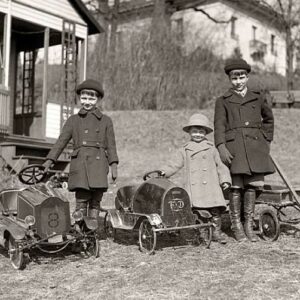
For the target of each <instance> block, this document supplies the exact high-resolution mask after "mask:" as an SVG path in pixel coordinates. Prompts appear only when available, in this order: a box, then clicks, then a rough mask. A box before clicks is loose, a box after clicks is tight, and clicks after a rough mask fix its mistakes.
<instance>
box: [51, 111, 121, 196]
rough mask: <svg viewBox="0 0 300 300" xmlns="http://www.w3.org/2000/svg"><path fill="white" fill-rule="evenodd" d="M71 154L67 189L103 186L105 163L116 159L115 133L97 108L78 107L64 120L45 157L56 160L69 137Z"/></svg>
mask: <svg viewBox="0 0 300 300" xmlns="http://www.w3.org/2000/svg"><path fill="white" fill-rule="evenodd" d="M71 139H72V140H73V152H72V154H71V164H70V174H69V190H70V191H73V190H75V189H77V188H83V189H87V190H89V189H94V188H107V187H108V182H107V174H108V172H109V165H110V164H112V163H118V155H117V151H116V142H115V134H114V129H113V123H112V120H111V118H110V117H108V116H106V115H104V114H102V113H101V111H100V110H99V109H95V110H94V111H92V112H87V111H85V110H84V109H81V110H80V111H79V112H78V114H76V115H73V116H71V117H70V118H69V119H68V120H67V121H66V123H65V125H64V127H63V129H62V132H61V134H60V136H59V138H58V140H57V141H56V143H55V145H54V146H53V148H52V149H51V151H50V152H49V154H48V156H47V159H51V160H53V161H56V160H57V158H58V157H59V155H60V154H61V152H62V151H63V149H64V148H65V147H66V145H67V144H68V142H69V141H70V140H71Z"/></svg>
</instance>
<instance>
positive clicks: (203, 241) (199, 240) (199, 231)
mask: <svg viewBox="0 0 300 300" xmlns="http://www.w3.org/2000/svg"><path fill="white" fill-rule="evenodd" d="M193 213H194V215H195V223H196V224H206V223H208V222H207V221H208V220H206V219H203V218H201V216H200V214H199V213H198V212H196V211H195V212H193ZM195 231H196V239H195V240H196V244H198V245H199V246H200V245H202V246H205V247H206V248H209V247H210V244H211V240H212V226H205V227H202V228H196V229H195Z"/></svg>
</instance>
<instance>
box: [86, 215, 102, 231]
mask: <svg viewBox="0 0 300 300" xmlns="http://www.w3.org/2000/svg"><path fill="white" fill-rule="evenodd" d="M83 222H84V223H85V225H86V227H87V228H88V229H89V230H96V229H97V228H98V227H99V224H98V220H97V219H95V218H91V217H83Z"/></svg>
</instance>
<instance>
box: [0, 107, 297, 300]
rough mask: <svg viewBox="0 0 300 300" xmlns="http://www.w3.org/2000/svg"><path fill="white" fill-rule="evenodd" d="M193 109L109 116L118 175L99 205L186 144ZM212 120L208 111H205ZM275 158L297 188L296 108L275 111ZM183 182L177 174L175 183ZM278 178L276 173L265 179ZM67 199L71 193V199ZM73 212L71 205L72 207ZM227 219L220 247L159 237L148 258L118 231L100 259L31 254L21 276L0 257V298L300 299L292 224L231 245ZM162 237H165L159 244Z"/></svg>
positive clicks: (134, 241) (103, 244)
mask: <svg viewBox="0 0 300 300" xmlns="http://www.w3.org/2000/svg"><path fill="white" fill-rule="evenodd" d="M191 113H192V112H191V111H182V112H151V111H149V112H148V111H147V112H113V113H110V115H111V116H112V118H113V119H114V123H115V130H116V136H117V142H118V149H119V155H120V166H119V173H120V178H119V182H118V184H117V186H110V189H109V191H108V193H107V194H106V195H105V199H104V201H103V206H106V207H111V206H113V199H114V195H115V192H116V190H117V189H118V187H120V186H122V185H124V184H139V183H140V182H141V180H142V179H141V177H142V175H143V173H144V172H146V171H149V170H154V169H157V168H159V167H160V165H161V164H162V163H164V162H165V161H167V160H168V159H170V156H171V153H172V152H173V150H174V149H176V148H177V147H178V146H180V145H181V144H182V143H183V142H184V141H185V139H186V136H185V134H184V132H182V131H181V126H182V124H184V123H185V122H186V120H188V117H189V116H190V115H191ZM204 113H205V114H206V115H207V116H208V117H211V116H212V114H213V112H212V111H204ZM275 117H276V126H275V127H276V128H275V141H274V143H273V144H272V153H274V156H275V157H276V158H277V159H278V160H279V162H280V163H281V165H282V167H283V168H284V170H285V171H286V172H287V174H288V176H289V177H290V180H291V181H292V182H293V183H294V184H300V172H299V166H300V148H299V129H300V128H299V118H300V110H276V111H275ZM173 180H174V181H175V182H177V183H178V184H181V183H182V174H178V175H177V176H176V177H174V178H173ZM268 180H270V181H279V178H278V176H273V177H272V178H269V179H268ZM69 196H70V199H72V205H73V203H74V202H73V195H72V194H69ZM72 207H73V206H72ZM229 227H230V224H229V220H228V217H226V216H225V217H224V228H225V230H226V233H227V235H228V238H227V239H228V243H227V245H225V246H222V245H219V244H216V243H213V244H212V245H211V248H210V249H206V248H204V247H195V246H190V245H188V244H186V243H184V241H182V240H181V241H176V240H175V241H174V240H172V238H171V239H170V238H168V237H166V236H165V237H164V236H161V237H159V239H162V241H161V243H162V247H161V248H160V250H158V251H157V252H156V253H155V255H151V256H147V255H145V254H142V253H141V252H139V250H138V243H137V235H136V233H133V232H118V233H117V237H118V238H117V240H116V241H115V242H111V241H108V240H105V239H104V237H103V239H102V240H101V256H100V258H98V259H93V258H88V259H85V258H82V257H80V256H76V255H74V254H72V253H70V252H68V251H66V252H64V253H61V254H59V255H53V256H47V257H45V256H43V255H40V254H36V255H35V257H33V258H34V260H32V261H31V262H29V264H28V265H27V267H26V269H25V270H24V271H15V270H13V269H12V267H11V265H10V262H9V260H8V258H7V257H5V253H4V252H1V253H0V254H1V255H0V268H1V276H0V297H1V299H22V300H23V299H101V300H102V299H109V300H110V299H118V300H119V299H168V300H169V299H178V300H179V299H180V300H181V299H299V298H300V287H299V286H300V285H299V283H300V271H299V270H300V268H299V266H300V246H299V245H300V244H299V238H297V234H296V233H297V230H298V228H297V227H294V226H290V227H285V226H282V233H281V235H280V237H279V240H278V241H276V242H273V243H270V242H265V241H262V240H260V241H259V242H257V243H242V244H240V243H236V242H235V241H234V240H233V239H232V237H231V236H230V229H229ZM164 239H165V240H164Z"/></svg>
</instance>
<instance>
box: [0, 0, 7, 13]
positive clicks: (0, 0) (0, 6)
mask: <svg viewBox="0 0 300 300" xmlns="http://www.w3.org/2000/svg"><path fill="white" fill-rule="evenodd" d="M7 9H8V2H7V0H0V11H1V12H4V13H7Z"/></svg>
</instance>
